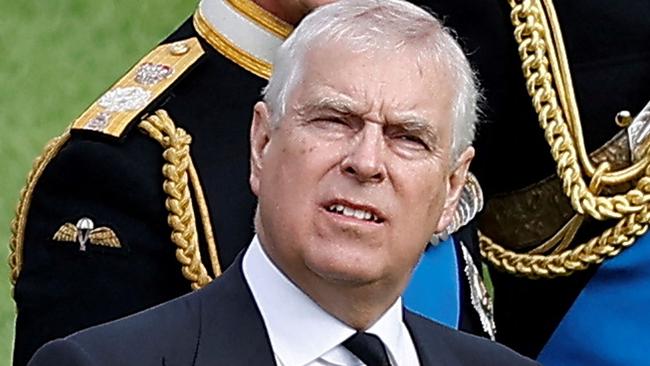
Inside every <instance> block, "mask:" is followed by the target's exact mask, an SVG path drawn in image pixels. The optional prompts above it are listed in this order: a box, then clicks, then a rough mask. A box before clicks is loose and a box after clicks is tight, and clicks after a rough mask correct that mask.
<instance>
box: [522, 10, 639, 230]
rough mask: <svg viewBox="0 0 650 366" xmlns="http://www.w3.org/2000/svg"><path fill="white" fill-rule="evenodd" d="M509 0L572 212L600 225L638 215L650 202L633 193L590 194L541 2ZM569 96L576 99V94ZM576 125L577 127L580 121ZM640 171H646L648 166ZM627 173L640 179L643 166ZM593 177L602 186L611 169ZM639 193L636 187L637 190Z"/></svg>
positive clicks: (530, 87) (524, 63)
mask: <svg viewBox="0 0 650 366" xmlns="http://www.w3.org/2000/svg"><path fill="white" fill-rule="evenodd" d="M509 1H510V4H511V6H513V11H512V14H511V19H512V21H513V24H514V25H515V38H516V40H517V42H518V43H519V54H520V57H521V59H522V69H523V72H524V76H525V77H526V87H527V89H528V93H529V94H530V96H531V97H532V100H533V106H534V108H535V111H536V112H537V113H538V116H539V123H540V126H541V127H542V128H543V129H544V135H545V137H546V140H547V142H548V144H549V145H550V147H551V154H552V156H553V158H554V160H555V161H556V163H557V173H558V176H559V177H560V178H561V179H562V187H563V190H564V192H565V194H566V195H567V196H568V197H569V199H570V201H571V205H572V207H573V208H574V210H575V211H576V212H578V213H579V214H581V215H589V216H591V217H593V218H595V219H597V220H607V219H620V218H622V217H623V216H624V215H626V214H629V213H632V212H639V211H640V210H642V209H643V206H644V205H645V204H646V203H647V202H648V201H649V200H650V197H643V199H642V200H641V201H639V199H638V195H637V194H636V193H635V192H634V190H632V191H630V192H628V193H626V194H619V195H614V196H611V197H605V196H600V195H596V194H594V193H593V192H591V191H590V190H589V188H588V185H587V183H586V182H585V181H584V179H583V174H582V171H583V169H582V168H581V166H580V164H579V156H578V154H577V147H576V144H575V143H574V139H573V138H572V134H571V131H570V128H569V126H568V125H567V123H566V121H565V115H564V114H563V111H562V109H561V108H560V107H559V104H558V98H557V94H558V93H557V92H556V88H555V85H554V74H553V73H552V72H551V71H549V69H548V65H549V57H548V55H549V54H550V53H551V52H550V50H549V48H548V45H549V44H552V42H550V40H548V39H547V38H548V37H549V33H550V30H549V29H548V27H547V26H546V22H545V20H544V19H546V18H545V16H544V11H543V9H542V7H541V4H540V3H539V1H535V0H509ZM551 58H557V56H552V57H551ZM568 97H569V99H575V98H574V97H573V95H570V96H568ZM574 123H575V124H576V125H578V123H577V122H576V121H574ZM574 130H576V129H574ZM581 139H582V137H581V136H580V140H581ZM582 144H583V143H580V144H578V145H582ZM637 164H638V163H637ZM646 166H647V165H646ZM641 167H642V168H645V166H641ZM643 170H644V171H645V169H643ZM626 171H627V172H628V173H630V174H629V175H628V176H620V175H619V176H618V178H617V179H618V180H622V181H630V180H632V179H635V178H637V177H636V176H634V175H633V174H632V173H638V172H639V167H635V168H634V169H627V170H626ZM619 173H620V172H619ZM597 174H600V175H599V176H597ZM593 175H594V177H593V179H598V180H599V181H600V182H602V184H608V183H609V181H608V178H609V177H611V176H610V172H609V171H608V170H603V169H598V168H596V169H595V171H594V172H593ZM639 188H640V186H639V185H638V184H637V187H636V189H637V190H639ZM644 196H645V195H644Z"/></svg>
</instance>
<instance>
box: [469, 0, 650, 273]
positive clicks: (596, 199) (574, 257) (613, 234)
mask: <svg viewBox="0 0 650 366" xmlns="http://www.w3.org/2000/svg"><path fill="white" fill-rule="evenodd" d="M541 1H543V3H544V6H546V11H547V13H545V9H544V7H543V6H542V2H541ZM508 2H509V4H510V6H511V7H512V13H511V20H512V23H513V25H514V26H515V31H514V35H515V39H516V41H517V43H518V44H519V55H520V57H521V60H522V70H523V73H524V77H525V78H526V88H527V90H528V93H529V95H530V96H531V98H532V101H533V106H534V108H535V111H536V112H537V114H538V117H539V124H540V126H541V127H542V129H543V130H544V136H545V138H546V140H547V142H548V144H549V146H550V147H551V154H552V156H553V159H554V160H555V161H556V163H557V174H558V176H559V177H560V178H561V179H562V187H563V190H564V192H565V194H566V195H567V196H568V197H569V199H570V201H571V205H572V207H573V208H574V210H575V211H576V212H577V214H578V215H581V216H584V215H589V216H591V217H593V218H595V219H598V220H607V219H617V220H618V221H617V223H616V225H614V227H611V228H609V229H607V230H605V231H604V232H603V233H602V234H601V235H599V236H597V237H594V238H592V239H591V240H589V241H588V242H587V243H584V244H581V245H578V246H577V247H574V248H573V249H566V248H567V246H568V244H569V243H568V242H567V240H566V239H567V238H569V237H573V236H574V235H575V229H576V226H579V224H580V222H579V221H582V220H581V219H580V220H579V221H578V220H577V219H576V221H574V223H572V224H570V225H567V226H565V228H563V229H562V230H561V231H564V233H563V236H564V239H565V240H562V241H561V244H560V245H559V247H557V248H555V250H554V251H553V253H551V254H547V255H543V254H537V253H539V252H540V251H541V250H537V251H535V254H532V253H516V252H514V251H511V250H508V249H505V248H504V247H503V246H501V245H499V244H497V243H495V242H493V241H492V240H491V239H490V238H488V237H487V236H485V235H482V234H481V235H480V236H479V239H480V240H479V242H480V247H481V254H482V255H483V257H484V258H486V259H487V260H488V261H489V262H491V263H492V264H493V265H494V266H496V267H497V268H500V269H503V270H505V271H506V272H509V273H513V274H517V275H522V276H526V277H530V278H539V277H546V278H549V277H555V276H563V275H569V274H571V273H573V272H575V271H578V270H584V269H586V268H587V267H588V266H589V265H591V264H598V263H601V262H602V261H603V260H605V259H606V258H609V257H613V256H616V255H617V254H618V253H620V251H621V250H622V249H624V248H626V247H628V246H630V245H632V244H633V243H634V241H635V239H636V237H638V236H640V235H643V234H645V232H646V231H647V228H648V223H649V222H650V213H649V209H650V206H649V203H650V165H649V164H648V162H649V161H650V160H649V159H648V154H646V155H645V156H644V157H643V159H641V160H640V161H639V162H637V163H636V164H635V165H633V166H630V167H627V168H626V169H623V170H620V171H617V172H611V171H610V167H609V165H608V163H607V162H604V163H601V164H599V165H598V166H596V167H593V166H590V162H588V159H589V158H588V156H587V155H586V150H585V148H584V140H583V136H582V129H581V124H580V121H579V117H578V114H577V107H576V106H575V96H574V93H573V87H572V85H571V80H570V73H569V70H568V62H567V61H566V55H565V54H564V45H563V42H562V38H561V32H560V29H559V25H558V24H559V23H558V21H557V17H556V15H555V10H554V9H553V6H552V3H551V0H508ZM547 17H548V18H547ZM549 18H550V20H549ZM553 37H554V38H553ZM558 53H559V56H558ZM549 65H551V69H552V70H549ZM556 87H557V89H556ZM558 95H559V96H560V99H561V100H562V101H561V102H558ZM560 104H562V105H563V107H564V109H562V108H561V107H560ZM566 120H568V121H569V124H567V123H566ZM583 150H584V151H583ZM580 163H582V167H581V164H580ZM584 175H586V176H591V177H592V180H591V182H590V184H587V183H586V182H585V180H584V178H583V176H584ZM633 180H637V181H636V186H635V187H634V188H633V189H630V190H629V191H627V192H626V193H625V194H619V195H613V196H609V197H607V196H602V195H599V194H598V192H600V191H601V189H602V187H603V185H613V184H618V183H621V182H630V181H633ZM574 218H575V217H574ZM552 239H558V238H555V237H554V238H552ZM557 241H559V240H557ZM557 241H556V242H557ZM541 248H542V249H549V248H550V246H548V245H547V243H545V244H542V246H541Z"/></svg>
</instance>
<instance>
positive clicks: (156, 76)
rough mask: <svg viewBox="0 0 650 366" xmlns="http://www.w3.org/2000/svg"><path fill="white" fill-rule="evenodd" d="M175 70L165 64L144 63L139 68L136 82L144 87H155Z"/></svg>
mask: <svg viewBox="0 0 650 366" xmlns="http://www.w3.org/2000/svg"><path fill="white" fill-rule="evenodd" d="M173 73H174V69H172V68H171V67H170V66H168V65H165V64H154V63H151V62H147V63H144V64H142V65H140V66H139V67H138V71H137V74H136V76H135V81H136V82H138V83H139V84H142V85H154V84H158V83H159V82H161V81H163V80H164V79H167V78H168V77H170V76H171V75H172V74H173Z"/></svg>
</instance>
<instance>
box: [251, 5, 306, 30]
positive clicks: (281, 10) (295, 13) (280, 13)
mask: <svg viewBox="0 0 650 366" xmlns="http://www.w3.org/2000/svg"><path fill="white" fill-rule="evenodd" d="M253 1H254V2H255V3H256V4H257V5H259V6H261V7H262V8H264V9H265V10H266V11H268V12H269V13H271V14H273V15H275V16H276V17H278V18H280V19H282V20H284V21H285V22H287V23H289V24H291V25H296V24H298V22H299V21H300V19H302V18H303V17H304V16H305V15H306V14H307V12H308V11H309V9H307V8H305V7H304V6H301V5H300V4H299V3H298V0H253Z"/></svg>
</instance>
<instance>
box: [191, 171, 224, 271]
mask: <svg viewBox="0 0 650 366" xmlns="http://www.w3.org/2000/svg"><path fill="white" fill-rule="evenodd" d="M189 173H190V180H191V182H192V188H194V198H195V199H196V204H197V205H198V206H199V214H200V215H201V222H202V224H203V232H204V233H205V241H206V243H207V245H208V253H209V254H210V263H211V264H212V273H213V274H214V275H215V276H220V275H221V264H220V263H219V255H218V254H217V244H216V241H215V238H214V233H213V231H212V222H211V221H210V210H209V209H208V202H207V201H206V199H205V195H204V194H203V188H201V187H202V186H201V181H200V180H199V174H198V173H197V172H196V168H195V167H194V163H193V162H192V160H190V170H189Z"/></svg>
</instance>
